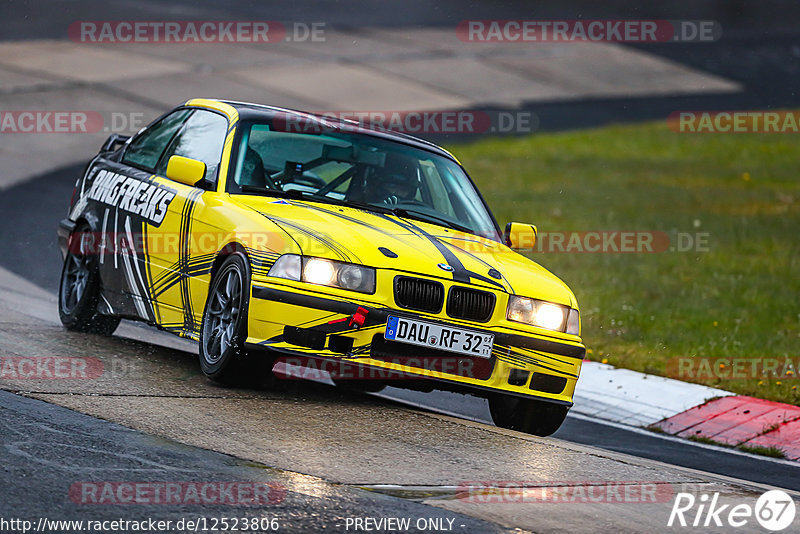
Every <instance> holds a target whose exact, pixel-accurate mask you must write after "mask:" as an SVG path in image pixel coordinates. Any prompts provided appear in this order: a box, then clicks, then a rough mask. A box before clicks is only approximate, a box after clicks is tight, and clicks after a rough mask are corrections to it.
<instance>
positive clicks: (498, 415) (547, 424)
mask: <svg viewBox="0 0 800 534" xmlns="http://www.w3.org/2000/svg"><path fill="white" fill-rule="evenodd" d="M568 411H569V408H568V407H566V406H562V405H560V404H553V403H551V402H545V401H540V400H536V399H528V398H524V397H517V396H514V395H504V394H502V393H498V394H495V395H493V396H491V397H489V412H491V414H492V421H494V424H495V425H497V426H499V427H502V428H508V429H509V430H518V431H520V432H526V433H528V434H533V435H535V436H549V435H551V434H553V433H554V432H555V431H556V430H558V429H559V427H560V426H561V423H563V422H564V419H565V418H566V417H567V412H568Z"/></svg>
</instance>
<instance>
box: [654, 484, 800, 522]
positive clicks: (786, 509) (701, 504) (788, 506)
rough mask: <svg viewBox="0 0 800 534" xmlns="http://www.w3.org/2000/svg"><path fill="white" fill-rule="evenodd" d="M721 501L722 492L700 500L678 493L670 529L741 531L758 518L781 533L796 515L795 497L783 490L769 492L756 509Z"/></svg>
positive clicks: (751, 506) (761, 497)
mask: <svg viewBox="0 0 800 534" xmlns="http://www.w3.org/2000/svg"><path fill="white" fill-rule="evenodd" d="M719 500H720V494H719V492H714V493H713V494H708V493H701V494H700V495H699V496H695V495H694V494H691V493H683V492H681V493H678V494H677V495H676V496H675V502H674V503H673V504H672V511H671V512H670V514H669V520H668V521H667V526H668V527H671V526H673V525H674V526H681V527H723V526H725V527H733V528H740V527H743V526H745V525H747V524H748V523H750V522H751V521H752V519H753V518H755V520H756V521H757V522H758V524H759V525H761V526H762V527H763V528H765V529H767V530H769V531H772V532H778V531H781V530H784V529H786V528H788V527H789V526H790V525H791V524H792V522H793V521H794V516H795V514H796V512H797V510H796V505H795V502H794V500H792V497H791V496H789V494H788V493H786V492H785V491H781V490H771V491H767V492H766V493H764V494H763V495H761V496H760V497H759V498H758V500H757V501H756V503H755V506H753V505H751V504H748V503H727V504H721V503H720V502H719Z"/></svg>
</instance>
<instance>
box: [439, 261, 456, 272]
mask: <svg viewBox="0 0 800 534" xmlns="http://www.w3.org/2000/svg"><path fill="white" fill-rule="evenodd" d="M438 267H439V268H440V269H441V270H443V271H447V272H448V273H452V272H453V268H452V267H451V266H450V265H447V264H446V263H440V264H438Z"/></svg>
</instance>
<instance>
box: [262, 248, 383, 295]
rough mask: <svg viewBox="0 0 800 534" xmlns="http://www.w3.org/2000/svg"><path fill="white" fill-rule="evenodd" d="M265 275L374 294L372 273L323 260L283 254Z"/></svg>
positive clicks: (371, 269) (366, 269) (367, 270)
mask: <svg viewBox="0 0 800 534" xmlns="http://www.w3.org/2000/svg"><path fill="white" fill-rule="evenodd" d="M267 275H268V276H274V277H276V278H286V279H288V280H297V281H300V280H302V281H303V282H308V283H309V284H318V285H322V286H331V287H338V288H341V289H347V290H350V291H358V292H360V293H374V292H375V269H373V268H371V267H364V266H363V265H355V264H353V263H344V262H341V261H333V260H327V259H325V258H308V257H301V256H298V255H297V254H284V255H283V256H281V257H280V258H278V260H277V261H276V262H275V263H274V264H273V265H272V268H270V270H269V273H267Z"/></svg>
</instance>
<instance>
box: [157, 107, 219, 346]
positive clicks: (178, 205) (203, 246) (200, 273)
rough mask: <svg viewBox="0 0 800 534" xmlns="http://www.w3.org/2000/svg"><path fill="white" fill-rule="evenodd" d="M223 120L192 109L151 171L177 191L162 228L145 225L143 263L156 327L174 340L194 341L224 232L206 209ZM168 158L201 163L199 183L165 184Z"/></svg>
mask: <svg viewBox="0 0 800 534" xmlns="http://www.w3.org/2000/svg"><path fill="white" fill-rule="evenodd" d="M228 129H229V128H228V120H227V118H225V117H224V116H223V115H221V114H219V113H216V112H213V111H209V110H204V109H196V110H194V111H193V112H192V114H191V116H190V117H189V118H188V119H187V120H186V121H185V122H184V123H183V125H182V126H181V128H180V130H179V131H178V132H177V133H176V135H175V136H174V137H173V138H172V139H171V140H170V142H169V144H168V146H167V148H166V150H165V151H164V153H163V154H162V155H161V157H160V158H159V162H158V164H157V166H156V169H155V174H156V180H157V181H158V182H159V183H160V184H162V185H163V186H164V187H167V188H170V189H171V190H173V191H174V192H175V197H174V198H173V200H172V201H171V202H170V203H169V205H168V206H167V209H166V214H165V216H164V220H163V222H162V223H161V224H160V225H157V226H156V225H148V227H147V229H146V231H147V240H146V243H147V258H148V269H149V271H148V278H149V280H150V286H151V287H150V294H151V299H152V302H153V306H154V313H155V316H156V322H157V323H158V324H159V325H160V326H161V327H163V328H164V329H166V330H169V331H171V332H173V333H176V334H178V335H181V336H184V337H189V338H192V339H197V338H198V335H199V328H200V321H201V317H202V313H203V307H204V305H205V298H206V295H207V293H208V283H209V276H210V274H209V273H210V271H211V265H212V263H213V261H214V258H215V256H216V253H217V252H218V249H217V248H216V247H215V244H216V243H217V241H218V239H217V238H218V236H219V235H220V234H221V233H222V232H223V230H222V229H221V228H219V227H217V226H215V225H214V224H213V222H212V221H210V219H213V214H210V213H209V212H208V211H207V209H208V205H209V202H210V203H211V204H214V205H216V204H218V200H215V199H214V195H216V193H215V189H216V183H217V179H218V176H217V175H218V171H219V166H220V161H221V157H222V151H223V146H224V144H225V140H226V138H227V135H228ZM172 156H182V157H185V158H191V159H194V160H199V161H202V162H203V163H205V165H206V172H205V176H204V179H203V180H202V181H201V183H198V184H196V185H195V186H191V185H186V184H183V183H179V182H177V181H174V180H171V179H169V177H168V176H167V166H168V163H169V159H170V157H172Z"/></svg>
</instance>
